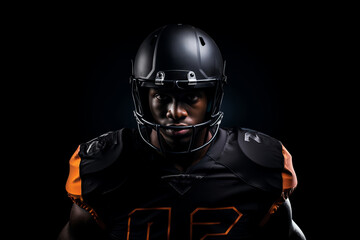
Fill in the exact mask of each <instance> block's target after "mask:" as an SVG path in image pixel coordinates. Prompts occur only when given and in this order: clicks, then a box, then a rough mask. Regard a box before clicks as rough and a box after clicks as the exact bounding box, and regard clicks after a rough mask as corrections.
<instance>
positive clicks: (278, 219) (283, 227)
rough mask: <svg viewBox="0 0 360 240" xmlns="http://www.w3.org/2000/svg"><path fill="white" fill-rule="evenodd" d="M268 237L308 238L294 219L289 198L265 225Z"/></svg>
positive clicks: (295, 239) (264, 230)
mask: <svg viewBox="0 0 360 240" xmlns="http://www.w3.org/2000/svg"><path fill="white" fill-rule="evenodd" d="M262 234H263V235H264V237H265V238H266V239H284V240H285V239H287V240H306V238H305V235H304V233H303V232H302V231H301V229H300V228H299V226H298V225H297V224H296V223H295V222H294V220H293V219H292V210H291V204H290V201H289V199H286V200H285V202H284V203H283V204H282V205H280V206H279V208H278V209H277V211H276V212H275V213H274V214H272V215H271V217H270V218H269V220H268V222H267V223H266V224H265V225H264V227H263V233H262Z"/></svg>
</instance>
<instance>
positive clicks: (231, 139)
mask: <svg viewBox="0 0 360 240" xmlns="http://www.w3.org/2000/svg"><path fill="white" fill-rule="evenodd" d="M222 131H224V132H225V133H226V135H227V136H228V137H227V138H226V141H227V143H228V147H227V148H225V150H227V151H231V152H234V151H241V155H244V156H246V157H247V158H248V159H249V160H251V161H252V162H254V163H256V164H257V165H259V166H263V167H268V168H281V167H283V153H282V143H281V142H280V141H279V140H278V139H276V138H274V137H271V136H269V135H267V134H265V133H263V132H260V131H256V130H254V129H250V128H239V127H233V128H222ZM223 135H224V134H223ZM224 140H225V138H224ZM230 146H231V148H230ZM238 155H239V154H238Z"/></svg>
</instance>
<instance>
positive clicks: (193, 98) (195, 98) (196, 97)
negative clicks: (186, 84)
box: [186, 94, 199, 103]
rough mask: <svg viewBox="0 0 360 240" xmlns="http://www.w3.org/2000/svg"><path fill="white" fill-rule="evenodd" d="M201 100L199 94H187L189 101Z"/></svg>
mask: <svg viewBox="0 0 360 240" xmlns="http://www.w3.org/2000/svg"><path fill="white" fill-rule="evenodd" d="M198 100H199V96H198V95H197V94H187V95H186V101H187V102H189V103H196V102H197V101H198Z"/></svg>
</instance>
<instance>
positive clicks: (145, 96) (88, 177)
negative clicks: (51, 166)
mask: <svg viewBox="0 0 360 240" xmlns="http://www.w3.org/2000/svg"><path fill="white" fill-rule="evenodd" d="M226 83H227V78H226V75H225V62H224V61H223V58H222V55H221V52H220V50H219V48H218V47H217V45H216V43H215V42H214V40H213V39H212V38H211V37H210V36H209V35H208V34H207V33H205V32H204V31H202V30H200V29H198V28H195V27H193V26H190V25H182V24H170V25H166V26H163V27H161V28H159V29H157V30H155V31H154V32H152V33H151V34H150V35H148V36H147V38H146V39H145V40H144V41H143V43H142V44H141V46H140V48H139V50H138V52H137V55H136V58H135V61H134V63H133V72H132V75H131V77H130V84H131V89H132V97H133V102H134V106H135V110H134V116H135V119H136V122H137V129H128V128H124V129H120V130H118V131H113V132H109V133H106V134H104V135H101V136H99V137H97V138H95V139H93V140H91V141H89V142H86V143H82V144H80V145H79V147H78V148H77V150H76V151H75V153H74V154H73V156H72V157H71V159H70V172H69V177H68V180H67V183H66V190H67V192H68V195H69V196H70V198H71V199H72V201H73V202H74V204H73V207H72V209H71V212H70V219H69V221H68V223H67V224H66V226H65V227H64V228H63V230H62V231H61V233H60V235H59V239H126V240H155V239H158V240H200V239H206V240H210V239H213V240H222V239H224V240H225V239H226V240H235V239H236V240H239V239H277V240H279V239H305V236H304V234H303V233H302V231H301V230H300V228H299V227H298V226H297V225H296V224H295V222H294V221H293V220H292V211H291V205H290V201H289V196H290V194H291V193H292V191H293V190H294V189H295V187H296V186H297V178H296V174H295V171H294V169H293V164H292V158H291V155H290V153H289V152H288V151H287V150H286V148H285V147H284V146H283V145H282V143H281V142H280V141H278V140H276V139H274V138H272V137H270V136H267V135H266V134H263V133H260V132H257V131H254V130H250V129H244V128H224V127H220V123H221V120H222V118H223V112H221V103H222V99H223V94H224V85H225V84H226Z"/></svg>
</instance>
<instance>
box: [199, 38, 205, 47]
mask: <svg viewBox="0 0 360 240" xmlns="http://www.w3.org/2000/svg"><path fill="white" fill-rule="evenodd" d="M199 40H200V43H201V46H205V41H204V39H203V38H202V37H199Z"/></svg>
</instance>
